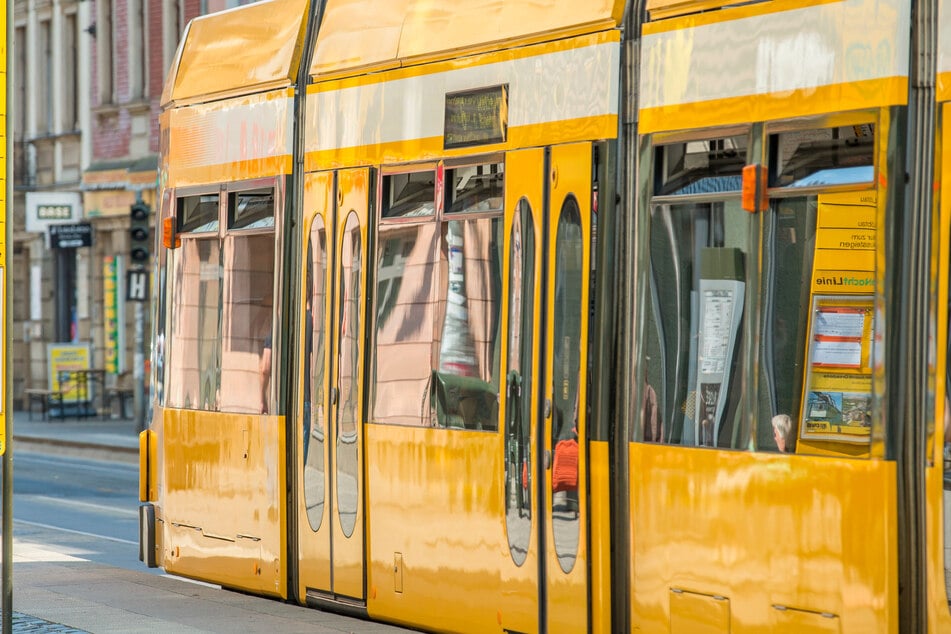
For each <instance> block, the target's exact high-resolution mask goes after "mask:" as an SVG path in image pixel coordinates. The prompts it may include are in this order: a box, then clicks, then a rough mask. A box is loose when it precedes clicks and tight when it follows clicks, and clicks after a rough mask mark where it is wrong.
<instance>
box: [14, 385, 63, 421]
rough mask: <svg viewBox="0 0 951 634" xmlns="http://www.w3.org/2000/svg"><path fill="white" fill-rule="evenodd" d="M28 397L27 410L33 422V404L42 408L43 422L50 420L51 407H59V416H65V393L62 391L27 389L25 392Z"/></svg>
mask: <svg viewBox="0 0 951 634" xmlns="http://www.w3.org/2000/svg"><path fill="white" fill-rule="evenodd" d="M23 393H24V394H25V395H26V402H27V409H28V410H29V412H30V420H33V404H34V403H37V404H39V406H40V413H41V414H43V420H49V409H50V406H58V407H59V410H58V411H59V415H60V417H62V416H63V392H62V391H60V390H43V389H40V388H27V389H25V390H23Z"/></svg>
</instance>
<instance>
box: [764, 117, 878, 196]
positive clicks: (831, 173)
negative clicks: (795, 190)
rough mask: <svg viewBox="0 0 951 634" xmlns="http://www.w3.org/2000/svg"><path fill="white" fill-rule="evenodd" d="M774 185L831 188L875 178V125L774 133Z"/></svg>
mask: <svg viewBox="0 0 951 634" xmlns="http://www.w3.org/2000/svg"><path fill="white" fill-rule="evenodd" d="M770 152H771V155H772V157H773V158H772V160H771V161H770V164H771V171H772V175H771V177H770V186H771V187H828V186H833V185H850V184H855V183H870V182H872V180H873V178H874V168H873V166H874V164H875V161H874V158H875V126H874V124H871V123H866V124H861V125H848V126H839V127H835V128H817V129H809V130H796V131H792V132H783V133H780V134H775V135H772V137H771V138H770Z"/></svg>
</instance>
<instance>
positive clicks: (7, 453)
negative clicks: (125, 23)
mask: <svg viewBox="0 0 951 634" xmlns="http://www.w3.org/2000/svg"><path fill="white" fill-rule="evenodd" d="M6 5H7V6H6V11H7V14H6V20H7V32H6V46H4V49H5V50H6V60H5V62H6V71H7V96H6V100H7V101H9V100H10V99H11V98H12V97H13V95H14V94H15V93H14V85H13V72H12V69H13V64H12V61H11V60H12V59H13V55H11V49H12V48H13V44H14V42H13V33H14V30H13V2H7V3H6ZM3 105H4V106H5V107H4V112H3V114H4V120H5V122H6V130H5V132H4V134H5V135H6V142H7V147H6V156H5V163H6V164H5V168H6V179H7V182H6V192H5V193H4V201H5V202H4V206H5V209H4V227H5V232H6V236H5V238H4V250H9V249H10V248H11V247H12V246H13V124H12V123H11V122H12V121H13V117H11V116H10V108H9V106H8V104H7V103H4V104H3ZM5 261H6V255H5V254H4V262H5ZM3 273H4V275H3V277H4V279H3V285H4V287H5V289H6V290H4V292H3V297H2V298H0V300H2V301H3V303H4V305H3V315H4V318H3V320H4V323H3V342H2V345H3V350H4V353H3V359H2V360H0V363H3V384H2V385H0V390H3V400H4V402H3V410H4V412H5V423H6V424H5V425H4V436H5V437H4V439H3V444H4V447H5V449H4V453H3V521H2V524H3V571H2V575H3V634H12V633H13V443H12V442H11V441H12V440H13V393H12V390H11V389H10V386H11V384H12V383H11V381H10V370H11V368H12V366H11V364H10V360H11V356H12V355H11V354H10V345H9V343H10V341H11V340H12V337H11V336H10V333H11V332H12V331H13V318H12V311H11V310H10V308H11V306H12V305H13V304H12V302H11V301H10V295H11V293H12V288H11V286H12V285H11V284H10V279H9V275H6V271H5V270H4V271H3Z"/></svg>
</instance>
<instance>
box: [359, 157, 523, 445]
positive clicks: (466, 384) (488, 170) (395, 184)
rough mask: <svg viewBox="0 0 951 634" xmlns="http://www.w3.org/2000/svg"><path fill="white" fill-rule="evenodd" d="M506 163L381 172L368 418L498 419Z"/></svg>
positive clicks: (490, 424)
mask: <svg viewBox="0 0 951 634" xmlns="http://www.w3.org/2000/svg"><path fill="white" fill-rule="evenodd" d="M503 167H504V166H503V164H502V163H501V162H497V163H486V164H480V165H464V166H458V167H453V168H450V169H447V170H445V179H444V180H445V183H447V184H448V187H446V188H445V189H448V191H446V193H445V200H440V201H437V200H436V197H435V196H436V192H437V191H440V190H441V189H440V187H437V178H442V173H441V172H436V171H425V172H413V173H403V174H390V175H386V176H384V177H383V183H382V197H383V206H382V210H381V216H382V220H381V222H380V227H379V239H378V241H377V259H376V262H377V276H376V279H377V291H376V294H375V302H376V303H375V315H376V319H375V349H374V368H373V380H372V389H373V393H372V396H371V404H372V420H374V421H376V422H379V423H393V424H402V425H424V426H430V425H431V426H440V427H458V428H465V429H482V430H495V429H497V428H498V400H499V397H498V395H499V367H500V362H499V355H500V341H499V311H500V307H501V292H502V290H501V288H502V283H501V264H502V247H503V236H502V204H501V192H502V191H503V190H502V187H503V180H504V169H503Z"/></svg>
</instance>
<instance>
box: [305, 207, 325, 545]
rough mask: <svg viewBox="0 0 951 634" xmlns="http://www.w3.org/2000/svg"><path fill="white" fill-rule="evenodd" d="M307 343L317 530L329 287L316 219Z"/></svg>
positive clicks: (308, 494)
mask: <svg viewBox="0 0 951 634" xmlns="http://www.w3.org/2000/svg"><path fill="white" fill-rule="evenodd" d="M306 276H307V279H306V293H307V296H306V297H305V299H304V305H305V307H306V308H305V313H304V319H305V325H304V333H305V341H304V421H303V425H304V429H303V434H304V441H303V442H304V445H303V450H304V459H303V463H304V505H305V506H306V509H307V520H308V521H309V522H310V527H311V529H313V530H314V531H316V530H319V529H320V524H321V522H322V521H323V516H324V499H325V495H324V486H325V485H324V482H325V481H326V478H325V475H324V435H325V432H326V427H325V424H326V421H325V418H324V407H325V404H324V367H325V340H324V306H325V305H326V304H325V302H326V295H327V293H326V284H327V232H326V230H325V228H324V220H323V218H322V217H321V216H317V217H315V218H314V224H313V225H312V226H311V230H310V241H309V242H308V243H307V272H306Z"/></svg>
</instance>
